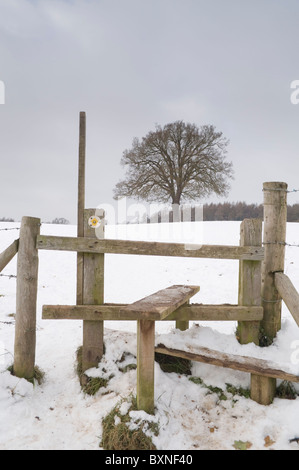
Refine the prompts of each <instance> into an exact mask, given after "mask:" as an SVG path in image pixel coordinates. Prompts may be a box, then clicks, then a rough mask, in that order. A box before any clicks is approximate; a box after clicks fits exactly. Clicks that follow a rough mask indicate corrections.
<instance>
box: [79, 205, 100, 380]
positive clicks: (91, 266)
mask: <svg viewBox="0 0 299 470" xmlns="http://www.w3.org/2000/svg"><path fill="white" fill-rule="evenodd" d="M95 211H96V210H95V209H85V211H84V236H85V237H89V238H95V237H96V234H95V229H94V228H92V227H90V226H89V224H88V220H89V218H90V217H92V216H94V215H95ZM102 236H103V238H104V228H103V231H102ZM99 237H100V233H99V231H97V238H99ZM83 265H84V270H83V273H84V275H83V281H84V282H83V304H84V305H101V304H103V303H104V254H101V253H84V260H83ZM103 351H104V322H103V321H90V320H83V350H82V370H83V372H84V371H86V370H87V369H90V368H91V367H96V366H97V365H98V363H99V361H100V360H101V358H102V355H103Z"/></svg>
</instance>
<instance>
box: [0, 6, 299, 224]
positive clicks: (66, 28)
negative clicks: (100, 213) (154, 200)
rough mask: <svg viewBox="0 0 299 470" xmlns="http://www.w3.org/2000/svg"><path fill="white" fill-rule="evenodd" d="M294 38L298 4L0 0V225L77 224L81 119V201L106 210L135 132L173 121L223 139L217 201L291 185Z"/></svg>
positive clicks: (297, 168) (296, 132)
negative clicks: (225, 179) (82, 119)
mask: <svg viewBox="0 0 299 470" xmlns="http://www.w3.org/2000/svg"><path fill="white" fill-rule="evenodd" d="M298 31H299V2H298V0H279V1H278V0H250V1H249V0H59V1H58V0H31V1H29V0H0V80H1V81H3V82H4V84H5V104H0V123H1V137H0V159H1V160H0V161H1V164H0V172H1V185H0V217H1V216H2V217H3V216H6V217H14V218H15V219H16V220H20V219H21V217H22V216H23V215H31V216H37V217H41V218H42V220H43V221H47V220H52V219H53V218H55V217H65V218H67V219H69V220H70V221H71V222H72V223H76V211H77V209H76V205H77V158H78V130H79V112H80V111H85V112H86V116H87V174H86V186H87V188H86V207H96V206H98V205H99V204H101V203H111V202H112V191H113V187H114V186H115V184H116V183H117V181H118V180H119V179H120V178H121V177H122V176H123V171H124V170H123V168H122V167H121V165H120V159H121V156H122V153H123V151H124V150H125V149H126V148H130V146H131V143H132V140H133V138H134V137H142V136H144V135H145V134H146V133H147V132H148V131H150V130H154V128H155V124H161V125H164V124H166V123H168V122H173V121H175V120H179V119H182V120H184V121H186V122H192V123H195V124H197V125H198V126H200V125H202V124H214V125H215V126H216V129H217V130H219V131H222V132H223V134H224V135H225V137H227V138H228V139H229V140H230V145H229V147H228V157H227V158H228V159H229V160H231V161H232V162H233V166H234V171H235V180H234V181H233V182H232V187H231V191H230V193H229V196H228V198H227V200H229V201H232V202H236V201H246V202H248V203H251V202H256V203H261V202H262V198H263V195H262V183H263V182H264V181H285V182H287V183H288V185H289V189H293V188H296V189H297V188H299V158H298V141H299V104H298V105H295V104H292V103H291V100H290V96H291V92H292V90H291V88H290V84H291V82H292V81H293V80H297V79H298V80H299V67H298V45H299V33H298ZM298 194H299V193H298ZM211 200H213V201H217V200H218V199H216V198H212V199H210V200H209V201H208V202H210V201H211ZM222 200H223V199H220V200H219V201H222ZM298 200H299V196H298V197H297V193H293V194H290V195H289V203H291V204H293V203H295V202H298ZM199 202H202V203H203V202H205V201H202V200H201V201H199Z"/></svg>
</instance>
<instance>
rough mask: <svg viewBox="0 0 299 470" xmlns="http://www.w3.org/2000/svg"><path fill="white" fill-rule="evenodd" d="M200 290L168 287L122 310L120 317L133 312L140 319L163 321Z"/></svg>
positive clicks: (185, 287)
mask: <svg viewBox="0 0 299 470" xmlns="http://www.w3.org/2000/svg"><path fill="white" fill-rule="evenodd" d="M199 289H200V288H199V286H184V285H183V286H178V285H175V286H171V287H167V288H166V289H162V290H160V291H158V292H155V293H154V294H152V295H148V296H147V297H144V298H143V299H141V300H137V301H136V302H133V303H132V304H129V305H127V306H126V307H123V308H121V310H120V315H126V314H128V313H129V312H131V313H134V314H135V315H137V317H138V319H143V320H147V319H148V320H163V319H164V318H166V317H167V316H168V315H169V314H171V313H173V312H174V311H175V310H177V309H178V308H179V307H180V306H181V305H183V304H185V303H186V302H187V301H188V300H189V299H190V298H191V297H192V296H193V295H195V294H197V292H199Z"/></svg>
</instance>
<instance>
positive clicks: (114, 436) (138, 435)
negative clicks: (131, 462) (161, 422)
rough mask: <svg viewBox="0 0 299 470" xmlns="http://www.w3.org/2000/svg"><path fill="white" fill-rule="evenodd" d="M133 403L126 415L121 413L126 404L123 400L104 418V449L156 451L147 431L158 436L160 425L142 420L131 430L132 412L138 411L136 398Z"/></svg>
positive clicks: (102, 441) (135, 423) (102, 442)
mask: <svg viewBox="0 0 299 470" xmlns="http://www.w3.org/2000/svg"><path fill="white" fill-rule="evenodd" d="M131 401H132V402H131V405H130V406H129V409H128V411H127V412H126V413H125V414H123V413H122V412H121V405H122V404H123V403H124V402H125V400H122V401H121V402H120V403H118V404H117V405H116V406H115V407H114V408H113V409H112V410H111V411H110V413H109V414H108V415H107V416H106V417H105V418H103V420H102V426H103V432H102V440H101V443H100V446H101V447H102V448H103V449H105V450H156V447H155V445H154V444H153V442H152V439H151V437H149V435H147V434H146V431H150V432H151V433H153V434H154V435H155V436H157V435H158V434H159V426H158V424H157V423H153V422H151V421H147V420H141V419H140V420H138V421H135V422H134V427H133V428H130V427H129V425H130V423H131V417H130V411H132V410H137V403H136V398H132V399H131ZM128 403H129V400H128Z"/></svg>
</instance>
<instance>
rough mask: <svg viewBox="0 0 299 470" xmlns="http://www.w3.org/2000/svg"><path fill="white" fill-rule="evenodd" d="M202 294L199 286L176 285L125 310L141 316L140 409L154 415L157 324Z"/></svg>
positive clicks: (139, 338) (139, 332) (138, 353)
mask: <svg viewBox="0 0 299 470" xmlns="http://www.w3.org/2000/svg"><path fill="white" fill-rule="evenodd" d="M198 291H199V287H198V286H185V285H176V286H171V287H168V288H167V289H163V290H161V291H158V292H156V293H155V294H152V295H149V296H147V297H145V298H143V299H141V300H138V301H137V302H134V303H132V304H131V305H127V306H126V307H124V308H123V309H122V311H123V312H124V313H130V312H133V313H134V314H136V315H137V318H138V319H137V407H138V409H139V410H144V411H146V412H147V413H150V414H153V413H154V408H155V400H154V393H155V391H154V390H155V387H154V365H155V320H162V319H165V318H167V315H170V314H171V313H172V312H174V311H175V310H176V309H177V308H178V307H180V306H181V305H182V304H184V303H186V302H187V301H188V300H189V299H190V298H191V297H192V296H193V295H194V294H196V293H197V292H198Z"/></svg>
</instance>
